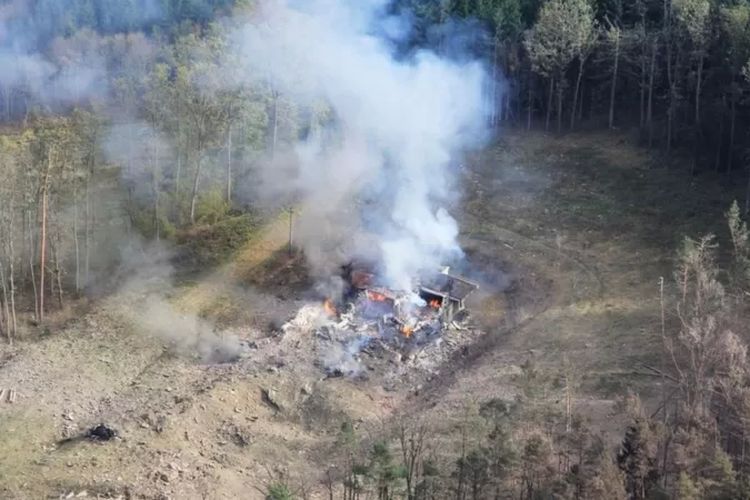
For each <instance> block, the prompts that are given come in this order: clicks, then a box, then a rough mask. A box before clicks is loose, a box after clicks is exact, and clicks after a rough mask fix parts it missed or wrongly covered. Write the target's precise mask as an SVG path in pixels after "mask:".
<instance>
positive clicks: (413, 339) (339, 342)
mask: <svg viewBox="0 0 750 500" xmlns="http://www.w3.org/2000/svg"><path fill="white" fill-rule="evenodd" d="M342 277H343V278H344V280H345V282H346V283H347V285H348V292H347V293H346V294H344V296H343V297H341V298H340V299H338V300H334V299H332V298H327V299H325V301H324V302H323V303H322V307H321V305H318V306H309V307H307V308H306V309H303V310H301V311H300V313H299V314H298V315H297V317H296V318H295V319H293V320H292V321H290V322H289V323H287V325H285V327H284V330H285V331H286V330H289V329H295V330H305V331H312V332H313V333H314V335H315V336H316V338H318V339H319V341H321V342H322V343H324V344H326V345H328V346H329V347H331V348H330V349H328V350H327V358H328V359H326V360H325V361H324V362H323V365H324V369H325V371H326V373H327V374H328V375H329V376H342V375H352V374H355V373H357V371H358V370H359V355H360V353H361V352H363V351H365V352H366V351H368V350H372V348H373V346H374V345H377V346H380V347H382V348H383V349H386V350H391V351H399V352H402V353H404V352H413V351H414V350H416V349H424V348H427V347H429V346H435V345H437V346H439V345H440V344H441V343H442V341H443V336H444V333H445V331H446V330H451V331H457V330H460V329H462V328H463V326H462V325H463V324H464V323H465V320H466V319H467V317H468V314H467V311H466V299H467V298H468V297H469V296H470V295H471V294H472V293H473V292H475V291H476V290H477V289H478V288H479V285H478V284H477V283H475V282H472V281H470V280H468V279H466V278H462V277H459V276H456V275H454V274H452V273H451V272H450V269H449V268H447V267H446V268H444V269H442V270H440V271H437V272H434V273H429V274H425V275H423V276H422V277H420V278H418V279H416V280H415V282H414V285H413V288H412V289H411V290H394V289H392V288H389V287H387V286H384V284H383V283H382V282H380V281H379V279H378V276H377V274H376V273H374V272H372V271H370V270H369V269H368V268H367V267H365V266H361V265H356V264H350V265H347V266H344V267H343V268H342ZM333 347H335V348H333Z"/></svg>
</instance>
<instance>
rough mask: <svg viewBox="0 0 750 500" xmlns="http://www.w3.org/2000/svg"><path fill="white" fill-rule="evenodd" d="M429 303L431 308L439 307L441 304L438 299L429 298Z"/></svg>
mask: <svg viewBox="0 0 750 500" xmlns="http://www.w3.org/2000/svg"><path fill="white" fill-rule="evenodd" d="M429 305H430V307H432V308H433V309H440V306H441V304H440V301H439V300H438V299H432V300H431V301H430V302H429Z"/></svg>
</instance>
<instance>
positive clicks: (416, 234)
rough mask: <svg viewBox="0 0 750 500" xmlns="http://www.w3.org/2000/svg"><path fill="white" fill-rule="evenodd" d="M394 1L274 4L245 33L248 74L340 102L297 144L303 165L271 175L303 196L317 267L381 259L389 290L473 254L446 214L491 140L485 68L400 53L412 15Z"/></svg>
mask: <svg viewBox="0 0 750 500" xmlns="http://www.w3.org/2000/svg"><path fill="white" fill-rule="evenodd" d="M389 3H390V2H388V1H386V0H362V1H358V2H350V1H346V0H311V1H308V2H295V1H273V2H266V3H265V4H262V5H261V6H260V8H259V12H257V13H256V15H255V17H254V18H253V19H251V20H250V21H249V22H247V24H245V25H244V26H243V27H241V28H240V29H238V32H237V33H236V37H235V41H236V42H237V43H236V47H237V49H238V51H239V54H238V55H239V56H240V60H241V61H242V65H243V69H244V70H245V71H246V75H247V77H248V78H252V79H254V81H264V82H271V85H272V86H273V87H274V88H275V89H276V90H277V91H279V92H281V93H282V94H285V95H286V96H288V97H289V98H290V99H294V100H295V101H297V102H302V103H308V104H310V105H311V104H312V103H316V102H320V101H321V100H322V101H324V102H326V103H328V105H329V106H330V107H331V111H332V115H333V119H332V120H331V122H332V124H331V125H329V128H328V129H327V130H323V131H322V132H319V133H316V134H312V136H311V137H309V138H308V139H306V141H305V142H304V143H300V144H299V145H298V146H297V148H296V155H297V160H298V169H297V170H296V171H294V172H292V173H291V174H290V172H289V171H288V170H285V171H281V170H279V169H278V162H277V163H276V164H271V166H270V167H269V168H267V169H266V171H265V172H263V175H264V177H265V178H266V179H265V180H266V182H268V183H272V184H275V185H276V187H277V189H278V186H279V185H281V186H284V187H285V188H286V189H287V190H288V191H289V192H294V193H296V194H297V195H298V196H299V197H300V199H301V201H300V205H301V213H300V223H299V224H298V241H300V240H301V243H302V245H303V247H304V249H305V251H306V255H307V257H308V259H309V260H310V261H311V263H312V265H313V267H314V268H317V269H316V270H317V272H319V273H320V274H324V273H325V272H326V271H330V267H331V266H332V265H334V264H340V263H342V262H343V261H344V260H346V259H349V258H352V257H361V256H365V257H375V258H376V259H377V261H378V262H379V263H380V265H381V266H382V269H380V271H381V273H382V275H383V277H384V278H385V279H386V280H387V281H388V284H389V285H390V286H392V287H394V288H398V289H404V290H408V289H410V288H411V286H412V283H411V280H412V278H413V277H414V276H415V275H417V274H418V273H419V272H420V271H422V270H426V269H434V268H437V267H438V266H439V265H440V264H441V263H442V262H443V261H444V260H447V259H450V258H455V257H456V256H459V255H460V254H461V250H460V248H459V245H458V243H457V236H458V226H457V223H456V221H455V219H454V218H453V217H452V216H451V215H450V214H449V213H448V211H447V209H446V207H447V206H448V205H449V204H450V202H451V200H453V199H454V198H455V196H454V191H455V190H454V182H453V173H454V171H455V163H456V162H455V158H456V155H457V154H459V153H460V152H461V151H462V150H463V149H465V148H467V147H470V146H472V145H475V144H476V143H477V142H478V141H480V140H482V139H483V138H484V132H485V130H484V124H485V120H484V113H483V96H482V89H483V86H484V79H485V72H484V70H483V67H482V65H481V64H480V63H479V62H477V61H467V60H462V61H458V60H456V59H455V58H452V59H447V58H443V57H440V56H439V55H438V54H437V53H435V52H433V51H430V50H419V51H415V52H413V53H410V54H398V53H397V51H396V49H395V47H394V44H393V41H394V40H399V39H403V38H404V37H406V36H407V35H408V30H409V25H408V21H407V18H405V17H398V16H393V15H389V14H388V13H387V8H388V4H389Z"/></svg>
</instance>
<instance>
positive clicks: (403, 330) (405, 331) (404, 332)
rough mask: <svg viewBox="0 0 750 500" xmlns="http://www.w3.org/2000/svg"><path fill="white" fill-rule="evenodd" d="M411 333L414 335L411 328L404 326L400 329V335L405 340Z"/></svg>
mask: <svg viewBox="0 0 750 500" xmlns="http://www.w3.org/2000/svg"><path fill="white" fill-rule="evenodd" d="M412 333H414V328H412V327H411V326H407V325H404V326H402V327H401V334H402V335H403V336H404V337H406V338H407V339H408V338H409V337H411V334H412Z"/></svg>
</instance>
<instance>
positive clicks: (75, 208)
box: [73, 186, 81, 293]
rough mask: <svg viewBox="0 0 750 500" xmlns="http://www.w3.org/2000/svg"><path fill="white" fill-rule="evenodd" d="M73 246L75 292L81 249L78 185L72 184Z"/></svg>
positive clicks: (77, 284)
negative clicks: (79, 242) (79, 239)
mask: <svg viewBox="0 0 750 500" xmlns="http://www.w3.org/2000/svg"><path fill="white" fill-rule="evenodd" d="M73 247H74V249H75V257H76V293H78V292H80V291H81V250H80V248H79V244H78V186H73Z"/></svg>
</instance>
